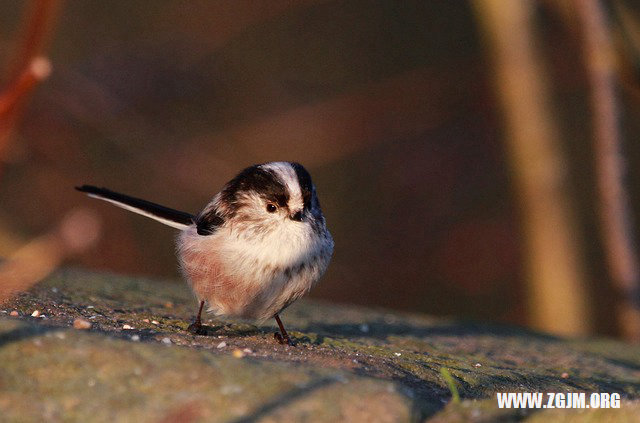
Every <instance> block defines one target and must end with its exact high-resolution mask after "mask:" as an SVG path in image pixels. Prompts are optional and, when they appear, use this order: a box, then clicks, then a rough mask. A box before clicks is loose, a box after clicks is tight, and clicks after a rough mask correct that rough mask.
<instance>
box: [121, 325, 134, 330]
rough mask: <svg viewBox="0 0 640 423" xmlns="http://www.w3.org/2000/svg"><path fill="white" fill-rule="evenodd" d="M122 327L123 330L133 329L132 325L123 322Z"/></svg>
mask: <svg viewBox="0 0 640 423" xmlns="http://www.w3.org/2000/svg"><path fill="white" fill-rule="evenodd" d="M122 329H125V330H128V329H133V326H131V325H127V324H124V325H122Z"/></svg>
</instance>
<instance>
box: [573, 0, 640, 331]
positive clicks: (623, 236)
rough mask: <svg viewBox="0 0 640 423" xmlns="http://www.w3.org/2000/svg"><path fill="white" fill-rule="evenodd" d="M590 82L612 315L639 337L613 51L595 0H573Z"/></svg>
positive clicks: (639, 291) (639, 273) (639, 293)
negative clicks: (613, 290)
mask: <svg viewBox="0 0 640 423" xmlns="http://www.w3.org/2000/svg"><path fill="white" fill-rule="evenodd" d="M574 5H575V9H576V11H577V17H578V20H579V22H580V27H581V30H582V37H583V44H582V45H583V48H584V60H585V64H586V70H587V76H588V78H589V82H590V84H591V114H592V122H593V123H592V125H593V137H594V142H595V149H594V151H595V165H596V173H597V181H598V190H599V194H600V198H599V200H600V221H601V228H602V231H603V237H604V244H605V253H606V258H607V262H608V267H609V272H610V275H611V280H612V281H613V283H614V284H615V286H616V287H617V289H618V291H619V292H620V301H619V307H618V310H616V314H617V317H618V321H619V326H620V328H621V330H622V332H623V335H624V337H625V338H626V339H629V340H634V341H640V285H639V279H640V266H639V264H638V258H637V249H636V245H635V243H634V240H633V225H632V224H631V215H630V212H629V199H628V195H627V193H626V191H625V189H624V185H623V178H624V173H625V170H624V159H623V156H622V146H621V139H620V131H619V128H618V107H617V101H616V92H615V91H616V72H615V56H614V51H613V46H612V43H611V36H610V31H609V28H608V24H607V19H606V14H605V11H604V10H603V7H602V5H601V4H600V2H599V1H598V0H574Z"/></svg>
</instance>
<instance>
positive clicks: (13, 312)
mask: <svg viewBox="0 0 640 423" xmlns="http://www.w3.org/2000/svg"><path fill="white" fill-rule="evenodd" d="M19 315H20V313H18V311H17V310H13V311H12V312H11V313H9V316H13V317H16V316H19Z"/></svg>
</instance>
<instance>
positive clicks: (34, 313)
mask: <svg viewBox="0 0 640 423" xmlns="http://www.w3.org/2000/svg"><path fill="white" fill-rule="evenodd" d="M38 316H40V310H33V313H31V317H38Z"/></svg>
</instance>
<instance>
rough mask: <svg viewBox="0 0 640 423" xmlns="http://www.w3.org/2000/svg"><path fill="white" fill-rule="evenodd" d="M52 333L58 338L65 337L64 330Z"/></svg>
mask: <svg viewBox="0 0 640 423" xmlns="http://www.w3.org/2000/svg"><path fill="white" fill-rule="evenodd" d="M54 335H55V337H56V338H58V339H65V338H66V337H67V335H65V333H64V332H56V333H55V334H54Z"/></svg>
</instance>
